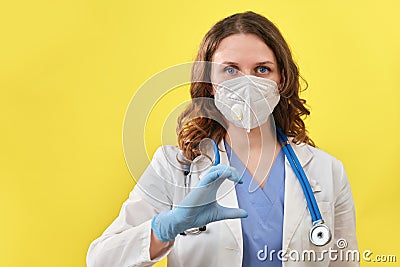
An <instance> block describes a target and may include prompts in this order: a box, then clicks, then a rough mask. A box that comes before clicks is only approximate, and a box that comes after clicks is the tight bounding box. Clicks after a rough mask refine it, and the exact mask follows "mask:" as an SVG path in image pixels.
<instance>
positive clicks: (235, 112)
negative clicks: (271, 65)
mask: <svg viewBox="0 0 400 267" xmlns="http://www.w3.org/2000/svg"><path fill="white" fill-rule="evenodd" d="M279 99H280V96H279V90H278V85H277V84H276V82H275V81H273V80H269V79H265V78H261V77H257V76H253V75H245V76H240V77H238V78H233V79H230V80H226V81H223V82H222V83H220V84H218V86H217V88H216V92H215V95H214V102H215V106H216V107H217V108H218V110H219V111H220V112H221V113H222V115H224V116H225V118H226V119H228V120H229V121H230V122H232V123H233V124H235V125H236V126H238V127H241V128H244V129H246V130H247V132H250V129H253V128H256V127H258V126H260V125H262V124H264V123H265V122H266V121H267V120H268V117H269V115H271V114H272V111H273V110H274V108H275V107H276V105H277V104H278V102H279Z"/></svg>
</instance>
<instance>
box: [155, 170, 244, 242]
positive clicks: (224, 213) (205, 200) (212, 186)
mask: <svg viewBox="0 0 400 267" xmlns="http://www.w3.org/2000/svg"><path fill="white" fill-rule="evenodd" d="M225 179H229V180H231V181H233V182H239V183H240V184H241V183H243V182H242V181H241V179H240V177H239V175H238V173H237V172H236V170H235V169H234V168H232V167H229V166H226V165H221V164H219V165H217V166H213V167H211V169H210V170H209V171H208V172H207V174H206V175H205V176H204V177H203V178H202V179H201V180H200V181H199V183H198V184H197V185H196V187H195V188H194V189H193V190H192V191H191V192H190V193H189V194H188V195H187V196H186V197H185V198H184V199H183V200H182V202H181V203H180V204H179V206H177V207H175V208H173V209H171V210H168V211H163V212H161V213H159V214H157V215H155V216H154V217H153V219H152V221H151V228H152V229H153V232H154V234H155V235H156V236H157V237H158V238H159V239H160V240H161V241H163V242H169V241H172V240H173V239H175V237H176V236H177V235H178V234H179V233H182V232H183V231H185V230H187V229H190V228H195V227H196V228H197V227H202V226H204V225H206V224H208V223H210V222H215V221H220V220H225V219H235V218H246V217H247V216H248V214H247V211H245V210H243V209H236V208H227V207H223V206H221V205H219V204H218V202H217V200H216V195H217V191H218V188H219V187H220V185H221V184H222V183H223V182H224V180H225Z"/></svg>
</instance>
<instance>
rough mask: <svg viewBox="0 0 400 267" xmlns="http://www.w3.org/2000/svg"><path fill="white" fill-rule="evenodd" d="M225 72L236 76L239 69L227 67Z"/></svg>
mask: <svg viewBox="0 0 400 267" xmlns="http://www.w3.org/2000/svg"><path fill="white" fill-rule="evenodd" d="M224 71H225V72H226V73H227V74H229V75H234V74H236V73H237V69H235V68H234V67H226V68H225V69H224Z"/></svg>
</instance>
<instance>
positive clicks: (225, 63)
mask: <svg viewBox="0 0 400 267" xmlns="http://www.w3.org/2000/svg"><path fill="white" fill-rule="evenodd" d="M222 64H224V65H235V66H237V65H239V64H238V63H236V62H233V61H224V62H222ZM264 64H271V65H274V64H275V63H274V62H272V61H269V60H267V61H262V62H258V63H256V64H255V65H264Z"/></svg>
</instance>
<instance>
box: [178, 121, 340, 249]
mask: <svg viewBox="0 0 400 267" xmlns="http://www.w3.org/2000/svg"><path fill="white" fill-rule="evenodd" d="M276 131H277V137H278V141H279V143H280V144H281V146H282V149H283V152H284V153H285V155H286V158H287V159H288V161H289V163H290V166H291V167H292V169H293V171H294V173H295V175H296V177H297V179H298V180H299V182H300V185H301V188H302V189H303V193H304V197H305V198H306V201H307V207H308V210H309V211H310V214H311V219H312V227H311V229H310V232H309V239H310V242H311V243H312V244H314V245H316V246H324V245H326V244H328V243H329V241H330V240H331V238H332V234H331V231H330V230H329V227H328V226H327V225H326V224H325V223H324V220H323V219H322V216H321V212H320V211H319V208H318V204H317V201H316V199H315V197H314V194H313V192H312V189H311V185H310V183H309V182H308V179H307V175H306V174H305V172H304V170H303V168H302V167H301V164H300V162H299V159H298V158H297V156H296V153H295V152H294V150H293V148H292V146H291V145H290V142H289V140H288V138H287V137H286V135H285V134H284V132H283V131H282V130H281V129H280V128H278V127H277V128H276ZM213 148H214V155H215V159H214V162H213V166H216V165H218V164H220V153H219V150H218V145H217V144H216V143H215V142H214V141H213ZM187 175H188V173H185V176H187ZM185 185H186V183H185ZM205 230H206V226H203V227H200V228H194V229H189V230H186V231H185V232H183V233H181V235H187V234H200V233H201V232H203V231H205Z"/></svg>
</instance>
